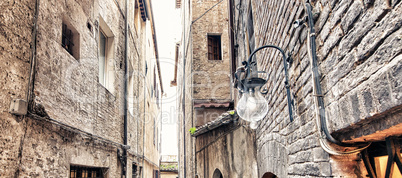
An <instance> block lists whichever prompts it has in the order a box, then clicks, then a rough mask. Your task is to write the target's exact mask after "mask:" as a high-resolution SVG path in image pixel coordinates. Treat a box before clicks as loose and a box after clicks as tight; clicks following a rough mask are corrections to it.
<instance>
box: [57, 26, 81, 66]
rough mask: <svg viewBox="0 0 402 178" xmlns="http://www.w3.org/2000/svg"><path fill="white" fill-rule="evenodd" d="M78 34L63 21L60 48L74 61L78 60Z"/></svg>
mask: <svg viewBox="0 0 402 178" xmlns="http://www.w3.org/2000/svg"><path fill="white" fill-rule="evenodd" d="M79 36H80V35H79V33H78V32H77V31H76V30H75V29H74V28H73V26H72V25H71V24H70V23H68V22H67V21H63V23H62V30H61V46H62V47H63V48H64V49H65V50H66V51H67V52H68V53H70V54H71V55H72V56H73V57H74V58H75V59H79V58H80V56H79V54H80V51H79V46H80V43H79Z"/></svg>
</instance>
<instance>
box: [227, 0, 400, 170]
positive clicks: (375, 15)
mask: <svg viewBox="0 0 402 178" xmlns="http://www.w3.org/2000/svg"><path fill="white" fill-rule="evenodd" d="M232 2H233V4H234V5H233V7H231V8H232V10H233V12H234V14H233V18H234V27H233V29H234V33H235V42H234V45H235V46H238V47H237V48H236V49H235V50H236V53H235V57H236V62H237V66H240V64H241V61H244V60H245V59H246V58H245V56H248V54H249V51H248V48H249V41H251V40H250V39H248V34H247V29H248V28H250V26H249V25H248V24H250V23H249V22H250V20H249V19H250V18H249V17H250V15H249V14H250V13H248V12H252V13H251V14H252V21H253V23H252V28H253V29H254V36H255V47H259V46H262V45H268V44H272V45H277V46H279V47H281V48H282V49H284V50H285V52H286V53H288V52H291V56H292V58H293V62H292V63H291V64H290V67H289V78H290V85H291V95H292V98H293V101H294V106H293V111H294V121H293V122H290V120H289V116H288V114H289V113H288V110H287V107H288V106H287V100H286V90H285V84H284V81H285V80H284V77H285V75H284V73H283V63H282V56H280V54H279V53H277V52H272V51H274V50H269V49H267V50H263V51H261V52H259V53H258V54H257V62H258V68H259V70H264V71H268V73H269V81H268V84H267V89H268V95H267V96H266V98H267V100H268V102H269V106H270V110H269V112H268V114H267V116H266V117H265V118H264V119H263V120H262V121H261V122H259V126H258V128H257V130H256V152H257V163H258V174H259V176H258V177H263V176H264V177H266V176H267V177H269V176H272V175H276V176H277V177H306V176H308V177H366V175H367V171H366V168H365V166H364V164H363V161H362V157H361V156H360V154H357V155H356V154H355V155H351V156H344V157H340V156H334V155H329V154H328V153H327V152H325V151H324V150H323V149H322V148H321V147H320V143H319V141H318V131H317V125H316V123H315V117H316V112H315V103H314V97H315V96H313V92H312V91H313V81H312V74H311V73H312V69H311V64H310V60H309V57H308V50H309V46H308V45H307V38H308V31H307V27H306V26H302V27H299V28H297V29H295V28H293V25H292V24H293V22H294V21H295V20H297V19H302V18H303V17H305V16H306V10H305V7H304V3H305V1H299V0H285V1H261V0H247V1H240V0H234V1H232ZM312 7H313V13H314V24H315V27H314V28H315V30H316V36H317V39H316V43H317V55H318V63H319V64H318V68H319V72H320V75H321V84H322V87H323V94H324V103H325V109H326V116H327V123H328V127H329V130H330V132H331V133H332V135H333V136H334V137H335V138H336V139H338V140H339V141H344V142H350V143H356V142H363V143H368V142H382V141H384V140H385V138H386V137H390V136H396V137H397V136H400V135H401V134H402V133H401V129H400V128H401V126H402V120H401V119H402V116H401V109H402V107H401V106H402V105H401V104H402V100H401V99H400V97H401V94H402V92H401V82H400V79H401V71H402V70H400V69H401V64H402V56H401V52H402V49H401V46H402V45H401V34H402V31H401V25H402V17H401V16H400V13H401V10H402V4H401V3H400V1H397V0H391V1H381V0H372V1H350V0H337V1H326V0H322V1H320V0H319V1H313V2H312ZM369 148H370V147H369Z"/></svg>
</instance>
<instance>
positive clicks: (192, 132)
mask: <svg viewBox="0 0 402 178" xmlns="http://www.w3.org/2000/svg"><path fill="white" fill-rule="evenodd" d="M188 131H190V134H191V135H193V134H194V133H195V131H197V128H195V127H192V128H191V129H190V130H188Z"/></svg>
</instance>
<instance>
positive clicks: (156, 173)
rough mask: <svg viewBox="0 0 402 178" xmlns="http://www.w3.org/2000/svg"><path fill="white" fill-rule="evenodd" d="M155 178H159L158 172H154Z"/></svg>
mask: <svg viewBox="0 0 402 178" xmlns="http://www.w3.org/2000/svg"><path fill="white" fill-rule="evenodd" d="M154 178H159V171H158V170H154Z"/></svg>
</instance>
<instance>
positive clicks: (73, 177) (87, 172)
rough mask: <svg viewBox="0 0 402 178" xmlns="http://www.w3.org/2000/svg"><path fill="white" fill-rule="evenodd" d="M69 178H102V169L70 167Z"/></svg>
mask: <svg viewBox="0 0 402 178" xmlns="http://www.w3.org/2000/svg"><path fill="white" fill-rule="evenodd" d="M70 178H103V174H102V168H90V167H81V166H71V167H70Z"/></svg>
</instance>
